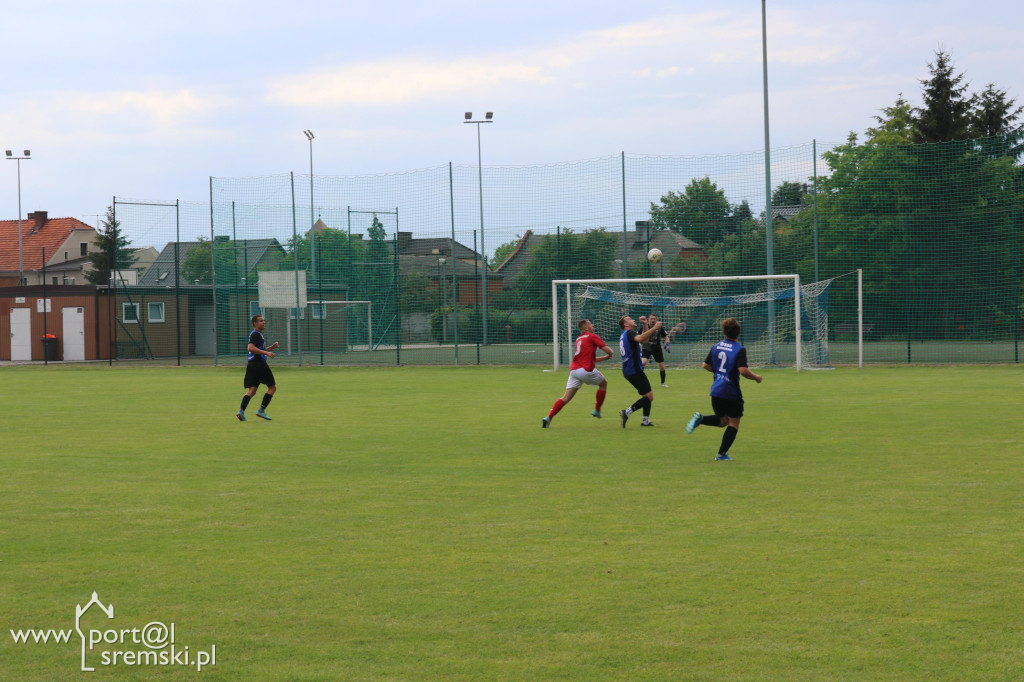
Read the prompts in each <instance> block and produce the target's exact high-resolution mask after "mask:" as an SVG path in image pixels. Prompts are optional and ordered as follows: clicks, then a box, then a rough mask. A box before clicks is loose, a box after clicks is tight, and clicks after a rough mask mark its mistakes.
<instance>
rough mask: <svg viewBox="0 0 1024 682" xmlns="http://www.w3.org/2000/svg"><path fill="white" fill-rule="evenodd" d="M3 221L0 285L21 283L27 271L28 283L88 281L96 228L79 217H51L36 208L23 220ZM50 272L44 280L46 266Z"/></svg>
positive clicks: (94, 247) (0, 221)
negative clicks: (20, 279)
mask: <svg viewBox="0 0 1024 682" xmlns="http://www.w3.org/2000/svg"><path fill="white" fill-rule="evenodd" d="M20 225H21V247H20V251H19V246H18V226H19V221H17V220H0V287H4V286H18V274H19V272H24V277H25V280H26V281H25V282H24V284H26V285H30V286H31V285H38V284H44V283H45V284H79V285H80V284H88V282H87V281H86V280H85V273H86V272H88V271H89V270H90V269H91V268H92V264H91V263H90V261H89V259H88V258H87V256H88V255H89V254H90V253H95V252H96V251H97V250H98V249H97V247H96V244H95V241H96V228H94V227H92V226H91V225H87V224H86V223H83V222H82V221H81V220H78V219H77V218H50V217H49V216H48V215H47V212H46V211H34V212H32V213H29V214H28V216H27V217H26V218H25V219H24V220H22V221H21V222H20ZM19 254H20V262H21V269H20V270H19ZM44 255H45V265H46V268H47V270H50V269H52V272H49V271H48V272H47V273H46V275H45V277H46V280H45V282H44V280H43V277H44V275H43V266H44Z"/></svg>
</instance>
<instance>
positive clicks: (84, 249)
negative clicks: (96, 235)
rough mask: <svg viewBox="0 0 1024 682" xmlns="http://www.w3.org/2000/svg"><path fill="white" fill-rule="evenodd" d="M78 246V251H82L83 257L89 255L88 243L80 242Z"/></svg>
mask: <svg viewBox="0 0 1024 682" xmlns="http://www.w3.org/2000/svg"><path fill="white" fill-rule="evenodd" d="M78 246H79V248H80V249H82V255H83V256H88V255H89V242H82V243H81V244H79V245H78Z"/></svg>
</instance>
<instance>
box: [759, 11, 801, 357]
mask: <svg viewBox="0 0 1024 682" xmlns="http://www.w3.org/2000/svg"><path fill="white" fill-rule="evenodd" d="M761 71H762V74H763V82H764V195H765V196H764V200H765V204H764V242H765V258H766V259H767V264H766V265H767V269H766V270H765V272H766V273H767V274H769V275H774V274H775V257H774V254H773V243H774V237H775V235H774V234H772V232H773V231H774V230H773V228H772V152H771V140H770V137H769V134H768V130H769V126H768V15H767V9H766V8H765V0H761ZM769 286H771V280H769ZM799 314H800V311H799V309H798V310H797V315H799ZM768 328H769V329H770V330H772V332H773V333H772V335H771V337H770V338H771V341H772V342H771V349H770V353H769V363H770V364H773V365H774V364H775V340H774V339H775V335H774V330H775V302H774V301H769V302H768Z"/></svg>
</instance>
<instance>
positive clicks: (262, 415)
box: [256, 407, 270, 421]
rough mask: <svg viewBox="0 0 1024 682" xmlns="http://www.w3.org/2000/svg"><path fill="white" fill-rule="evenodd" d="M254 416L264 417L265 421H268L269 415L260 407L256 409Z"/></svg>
mask: <svg viewBox="0 0 1024 682" xmlns="http://www.w3.org/2000/svg"><path fill="white" fill-rule="evenodd" d="M256 416H257V417H259V418H260V419H266V420H267V421H270V415H269V414H267V413H266V412H264V411H263V408H262V407H261V408H260V409H259V410H257V411H256Z"/></svg>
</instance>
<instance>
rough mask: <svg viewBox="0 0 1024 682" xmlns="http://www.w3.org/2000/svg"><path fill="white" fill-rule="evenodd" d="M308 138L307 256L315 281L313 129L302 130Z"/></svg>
mask: <svg viewBox="0 0 1024 682" xmlns="http://www.w3.org/2000/svg"><path fill="white" fill-rule="evenodd" d="M302 134H303V135H305V136H306V139H307V140H309V248H310V251H309V258H310V260H311V261H312V268H313V281H314V282H315V281H316V223H315V222H313V138H314V135H313V131H312V130H303V131H302Z"/></svg>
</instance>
